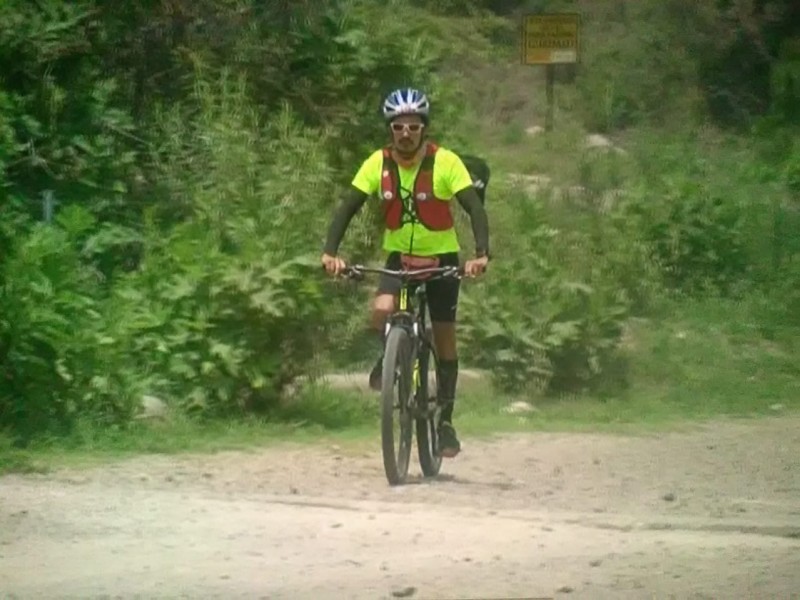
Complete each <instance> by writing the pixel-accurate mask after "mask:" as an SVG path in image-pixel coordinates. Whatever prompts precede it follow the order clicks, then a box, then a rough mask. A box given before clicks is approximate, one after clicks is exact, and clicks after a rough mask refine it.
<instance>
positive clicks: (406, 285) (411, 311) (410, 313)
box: [345, 265, 463, 418]
mask: <svg viewBox="0 0 800 600" xmlns="http://www.w3.org/2000/svg"><path fill="white" fill-rule="evenodd" d="M365 273H378V274H384V275H389V276H390V277H396V278H398V279H400V281H401V284H402V285H401V287H400V291H399V293H398V296H397V308H396V309H395V311H394V312H393V313H392V314H391V315H390V316H389V320H388V321H387V323H386V331H385V333H386V335H387V336H388V334H389V331H390V329H391V328H392V327H403V328H405V329H406V330H407V331H408V334H409V337H411V339H412V341H413V345H412V347H413V352H414V354H413V357H412V386H413V392H414V397H416V395H417V392H418V391H419V386H420V379H421V378H420V365H419V350H420V344H426V345H427V346H428V350H429V352H430V353H431V355H432V357H433V360H434V364H437V365H438V360H439V357H438V355H437V353H436V347H435V344H433V343H432V342H431V340H429V339H428V336H427V335H426V334H427V320H426V318H425V311H426V309H427V302H428V300H427V288H426V286H425V284H426V283H427V282H429V281H434V280H436V279H440V278H445V277H453V278H461V277H462V275H463V270H462V269H461V268H460V267H431V268H425V269H414V270H408V271H407V270H392V269H384V268H371V267H365V266H363V265H353V266H352V267H349V268H348V269H347V270H346V271H345V274H346V275H347V276H349V277H352V278H354V279H361V278H363V275H364V274H365ZM412 410H413V411H414V417H418V418H421V417H428V416H430V414H429V413H430V412H432V410H433V409H431V408H430V407H428V408H427V410H426V411H425V412H424V413H423V412H422V409H421V408H420V407H419V406H418V405H415V406H414V407H413V408H412Z"/></svg>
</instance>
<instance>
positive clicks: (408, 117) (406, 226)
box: [322, 88, 489, 458]
mask: <svg viewBox="0 0 800 600" xmlns="http://www.w3.org/2000/svg"><path fill="white" fill-rule="evenodd" d="M429 114H430V104H429V102H428V98H427V97H426V96H425V94H424V93H422V92H420V91H419V90H415V89H411V88H406V89H399V90H395V91H393V92H392V93H390V94H389V95H388V96H387V97H386V99H385V100H384V103H383V116H384V119H385V121H386V123H387V127H388V129H389V133H390V136H391V143H390V144H389V145H388V146H386V147H384V148H382V149H380V150H376V151H375V152H373V153H372V154H371V155H370V157H369V158H367V160H366V161H364V163H363V164H362V165H361V168H360V169H359V170H358V172H357V173H356V175H355V177H354V178H353V181H352V185H351V187H350V188H349V189H348V190H347V191H346V192H345V194H344V197H343V198H342V202H341V205H340V206H339V208H338V210H337V212H336V214H335V215H334V218H333V221H332V222H331V225H330V227H329V229H328V235H327V240H326V242H325V249H324V252H323V254H322V264H323V265H324V267H325V269H326V270H327V271H328V273H330V274H333V275H338V274H340V273H341V272H342V271H343V270H344V269H345V268H346V264H345V262H344V261H343V260H342V259H341V258H339V257H338V256H337V253H338V250H339V244H340V243H341V241H342V238H343V237H344V234H345V231H346V230H347V227H348V225H349V224H350V221H351V219H352V218H353V216H354V215H355V214H356V213H357V212H358V211H359V210H360V209H361V207H362V206H363V205H364V203H365V202H366V200H367V199H368V198H369V197H370V196H372V197H375V198H377V200H378V201H379V202H380V204H381V209H382V212H383V215H384V222H385V231H384V235H383V249H384V250H385V251H386V252H387V253H388V257H387V260H386V268H387V269H400V268H417V267H429V266H458V265H459V256H458V252H459V250H460V246H459V243H458V238H457V235H456V230H455V227H454V222H453V217H452V214H451V208H450V207H451V204H450V203H451V201H452V199H453V198H456V199H457V200H458V202H459V204H461V206H462V207H463V208H464V210H465V211H466V212H467V213H468V214H469V216H470V220H471V222H472V233H473V235H474V236H475V254H476V257H475V258H473V259H470V260H467V261H466V262H465V264H464V273H465V274H466V275H467V276H469V277H475V276H477V275H478V274H480V273H482V272H483V271H484V269H485V268H486V264H487V262H488V260H489V223H488V218H487V216H486V211H485V210H484V208H483V204H482V203H481V200H480V198H479V197H478V194H477V192H476V191H475V188H474V187H473V185H472V179H471V177H470V175H469V172H468V171H467V168H466V167H465V166H464V163H463V162H462V161H461V159H460V158H459V157H458V156H457V155H456V154H455V153H453V152H451V151H450V150H447V149H446V148H443V147H441V146H438V145H437V144H435V143H433V142H431V141H429V140H428V139H427V135H426V129H427V127H428V125H429ZM399 287H400V281H399V280H398V279H395V278H392V277H388V276H382V277H381V279H380V282H379V284H378V289H377V293H376V295H375V299H374V303H373V310H372V327H373V328H374V329H375V330H376V331H377V332H378V334H379V336H380V339H381V340H382V341H383V336H384V329H385V324H386V319H387V317H388V316H389V315H390V314H391V313H392V312H393V311H394V309H395V302H396V296H397V293H398V290H399ZM458 293H459V281H458V279H452V278H447V279H436V280H432V281H430V282H428V283H427V295H428V306H429V311H430V316H431V325H432V329H433V337H434V344H435V346H436V351H437V355H438V357H439V366H438V372H437V374H436V379H437V382H438V386H437V387H438V393H437V395H438V400H439V402H440V403H441V404H442V413H441V419H440V422H439V424H438V430H439V443H440V450H441V453H442V456H445V457H448V458H452V457H454V456H456V455H457V454H458V453H459V451H460V450H461V444H460V443H459V441H458V437H457V436H456V431H455V429H454V428H453V424H452V422H453V405H454V402H455V393H456V382H457V380H458V353H457V348H456V327H455V322H456V308H457V304H458ZM382 362H383V360H382V358H381V359H379V360H378V362H377V363H376V364H375V367H374V368H373V369H372V372H371V373H370V377H369V383H370V387H371V388H373V389H376V390H380V387H381V377H382V373H381V371H382Z"/></svg>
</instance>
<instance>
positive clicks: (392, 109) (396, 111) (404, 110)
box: [383, 88, 431, 124]
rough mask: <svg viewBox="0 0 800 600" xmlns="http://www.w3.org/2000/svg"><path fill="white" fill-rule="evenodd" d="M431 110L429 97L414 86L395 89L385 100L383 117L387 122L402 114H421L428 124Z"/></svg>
mask: <svg viewBox="0 0 800 600" xmlns="http://www.w3.org/2000/svg"><path fill="white" fill-rule="evenodd" d="M430 110H431V105H430V103H429V102H428V97H427V96H426V95H425V94H423V93H422V92H421V91H419V90H415V89H414V88H403V89H399V90H395V91H393V92H392V93H391V94H389V95H388V96H386V99H385V100H384V101H383V117H384V119H386V121H387V122H390V121H391V120H392V119H394V118H396V117H399V116H400V115H419V116H420V117H422V120H423V121H424V122H425V123H426V124H427V123H428V115H429V113H430Z"/></svg>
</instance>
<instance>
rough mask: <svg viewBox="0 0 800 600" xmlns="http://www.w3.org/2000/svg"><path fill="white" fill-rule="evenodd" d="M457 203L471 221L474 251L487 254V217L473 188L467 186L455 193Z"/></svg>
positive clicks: (481, 254)
mask: <svg viewBox="0 0 800 600" xmlns="http://www.w3.org/2000/svg"><path fill="white" fill-rule="evenodd" d="M456 198H457V199H458V202H459V204H461V206H462V207H464V210H465V211H467V214H469V218H470V221H471V222H472V235H474V236H475V253H476V254H477V255H478V256H483V255H484V254H485V255H487V256H488V254H489V217H488V216H487V215H486V209H484V208H483V204H481V200H480V198H479V197H478V193H477V192H476V191H475V188H473V187H468V188H465V189H463V190H461V191H460V192H458V193H457V194H456Z"/></svg>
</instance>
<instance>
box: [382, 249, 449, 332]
mask: <svg viewBox="0 0 800 600" xmlns="http://www.w3.org/2000/svg"><path fill="white" fill-rule="evenodd" d="M436 257H437V258H438V259H439V266H440V267H458V266H459V260H458V252H450V253H447V254H437V255H436ZM386 268H387V269H392V270H398V269H401V268H402V263H401V262H400V253H399V252H391V253H390V254H389V256H388V257H387V258H386ZM460 284H461V282H460V281H459V280H458V279H453V278H450V277H448V278H447V279H434V280H432V281H428V282H426V284H425V286H426V290H427V296H428V311H429V312H430V315H431V321H434V322H436V323H455V320H456V309H457V307H458V290H459V287H460ZM399 292H400V280H399V279H397V278H395V277H389V276H388V275H381V277H380V280H379V282H378V294H392V295H394V296H396V295H397V294H398V293H399Z"/></svg>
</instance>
